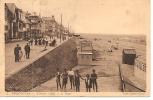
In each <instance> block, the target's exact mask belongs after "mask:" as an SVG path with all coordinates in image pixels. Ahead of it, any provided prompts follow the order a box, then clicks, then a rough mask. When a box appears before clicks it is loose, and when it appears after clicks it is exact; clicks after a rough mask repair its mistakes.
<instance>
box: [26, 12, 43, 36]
mask: <svg viewBox="0 0 153 100" xmlns="http://www.w3.org/2000/svg"><path fill="white" fill-rule="evenodd" d="M27 19H28V20H29V22H30V33H29V38H41V37H42V36H43V34H42V33H41V23H42V19H41V17H40V16H38V15H36V13H34V14H29V16H27Z"/></svg>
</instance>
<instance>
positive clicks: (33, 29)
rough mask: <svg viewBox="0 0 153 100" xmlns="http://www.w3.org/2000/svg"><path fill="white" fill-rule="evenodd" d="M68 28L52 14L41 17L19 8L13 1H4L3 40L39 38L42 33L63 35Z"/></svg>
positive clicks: (67, 32) (67, 33)
mask: <svg viewBox="0 0 153 100" xmlns="http://www.w3.org/2000/svg"><path fill="white" fill-rule="evenodd" d="M69 34H70V32H69V30H68V28H66V27H64V26H63V25H61V24H59V23H58V22H57V21H56V20H55V18H54V16H51V17H42V16H40V14H39V15H37V14H36V13H35V12H34V13H29V12H27V11H23V10H22V9H19V8H18V7H17V6H16V5H15V4H14V3H5V41H6V42H10V41H13V40H20V39H29V38H41V37H43V36H44V35H48V36H51V37H53V36H57V37H61V36H62V37H64V36H65V35H69Z"/></svg>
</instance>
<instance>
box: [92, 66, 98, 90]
mask: <svg viewBox="0 0 153 100" xmlns="http://www.w3.org/2000/svg"><path fill="white" fill-rule="evenodd" d="M91 82H92V87H93V90H94V91H95V87H96V92H97V88H98V86H97V74H96V72H95V69H93V70H92V74H91Z"/></svg>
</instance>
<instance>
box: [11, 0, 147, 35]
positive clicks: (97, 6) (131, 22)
mask: <svg viewBox="0 0 153 100" xmlns="http://www.w3.org/2000/svg"><path fill="white" fill-rule="evenodd" d="M11 2H12V1H11ZM13 2H14V3H15V4H16V6H17V7H19V8H21V9H23V10H24V11H29V12H33V11H35V12H37V14H41V16H52V15H54V16H55V19H56V20H57V21H58V22H60V16H61V14H62V16H63V18H62V19H63V24H64V25H65V26H68V24H69V25H70V26H71V29H72V30H73V31H74V32H76V33H103V34H148V33H149V32H150V23H149V22H150V2H149V0H13Z"/></svg>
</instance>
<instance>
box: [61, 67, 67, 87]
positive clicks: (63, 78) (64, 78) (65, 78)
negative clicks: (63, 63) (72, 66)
mask: <svg viewBox="0 0 153 100" xmlns="http://www.w3.org/2000/svg"><path fill="white" fill-rule="evenodd" d="M67 80H68V73H67V71H66V69H64V72H63V74H62V89H63V88H64V89H66V85H67Z"/></svg>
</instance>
